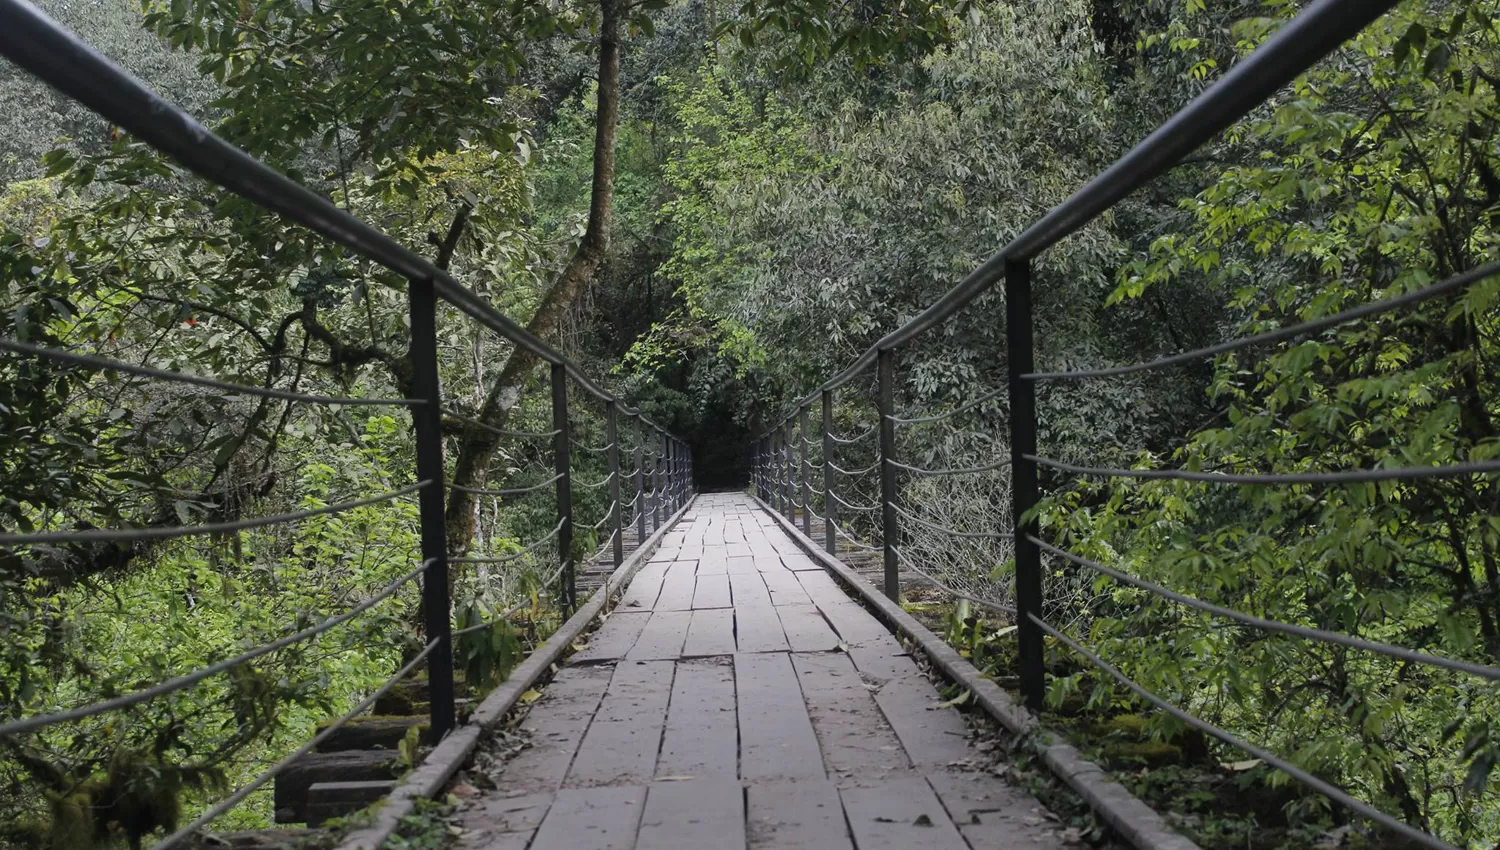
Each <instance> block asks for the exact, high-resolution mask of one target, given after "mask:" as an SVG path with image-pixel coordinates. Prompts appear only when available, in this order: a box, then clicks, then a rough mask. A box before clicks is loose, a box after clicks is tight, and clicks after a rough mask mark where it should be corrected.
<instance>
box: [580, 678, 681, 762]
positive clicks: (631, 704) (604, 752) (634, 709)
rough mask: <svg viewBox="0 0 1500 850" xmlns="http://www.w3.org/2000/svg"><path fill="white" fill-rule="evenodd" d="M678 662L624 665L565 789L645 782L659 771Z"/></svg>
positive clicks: (596, 719)
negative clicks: (658, 753)
mask: <svg viewBox="0 0 1500 850" xmlns="http://www.w3.org/2000/svg"><path fill="white" fill-rule="evenodd" d="M673 666H674V665H673V663H672V662H670V661H647V662H642V663H635V662H631V661H622V662H620V664H618V665H617V666H616V667H615V675H614V677H613V678H611V679H610V682H609V690H608V691H606V692H605V694H604V699H603V701H602V702H600V703H599V710H598V711H597V712H596V713H595V715H594V722H593V723H591V724H590V725H589V728H588V733H587V734H585V735H584V737H583V743H582V744H580V745H579V747H578V755H577V756H575V757H574V759H573V764H572V766H571V767H570V768H569V769H568V774H567V779H566V781H565V783H564V784H565V785H566V786H567V787H569V788H578V787H585V786H592V785H618V784H622V783H627V782H635V783H645V782H649V781H650V780H651V777H652V775H653V774H654V773H655V770H656V755H657V751H658V750H659V749H660V747H661V732H662V727H663V726H664V725H665V723H666V717H667V701H668V698H669V696H670V695H671V692H672V674H673Z"/></svg>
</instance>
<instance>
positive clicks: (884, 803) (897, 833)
mask: <svg viewBox="0 0 1500 850" xmlns="http://www.w3.org/2000/svg"><path fill="white" fill-rule="evenodd" d="M839 796H840V797H841V798H842V799H843V801H844V814H845V815H846V816H847V817H848V819H849V829H850V830H851V831H853V833H854V843H855V845H856V846H857V847H859V850H912V848H914V847H920V848H922V850H969V847H968V845H967V844H965V843H964V839H963V836H962V835H960V834H959V832H958V828H957V827H955V826H954V825H953V821H951V820H949V818H948V812H947V810H945V809H944V808H943V804H942V803H940V802H938V798H937V795H936V794H934V793H933V791H932V788H931V787H929V786H928V785H927V780H925V779H923V778H921V777H920V776H918V777H911V778H907V779H892V780H889V781H886V782H881V783H878V784H875V785H868V786H864V787H858V788H841V789H839Z"/></svg>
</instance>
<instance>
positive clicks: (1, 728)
mask: <svg viewBox="0 0 1500 850" xmlns="http://www.w3.org/2000/svg"><path fill="white" fill-rule="evenodd" d="M432 564H433V561H432V560H431V559H429V560H426V561H423V562H422V565H421V566H420V567H417V568H416V569H414V570H412V571H411V572H409V573H407V574H406V575H404V576H402V577H401V578H398V579H396V580H395V581H393V582H391V583H390V584H388V585H386V586H385V588H384V589H382V590H381V591H380V592H379V593H377V594H375V595H374V596H371V597H370V598H368V599H366V600H365V601H363V602H361V603H359V604H358V605H356V606H354V607H353V608H350V609H349V610H348V611H345V612H344V613H342V614H339V615H338V616H336V617H331V618H329V619H327V620H324V621H323V622H321V623H319V624H318V625H316V626H311V627H309V628H306V629H303V630H302V631H300V632H297V633H296V634H294V635H287V636H286V637H283V638H279V639H277V640H274V641H272V642H270V643H268V644H264V645H262V646H258V647H256V648H255V649H252V650H250V651H248V652H244V653H241V654H239V655H236V656H235V657H233V658H226V659H224V660H223V661H218V662H215V663H213V664H210V665H208V666H207V667H204V668H202V669H201V670H197V671H194V672H192V673H189V674H187V675H185V676H179V677H177V678H175V679H169V680H167V681H165V682H161V683H159V684H156V685H153V686H151V687H149V688H146V689H144V690H140V691H136V692H135V693H133V694H125V695H124V696H118V697H114V698H113V699H107V700H104V701H102V702H96V703H93V704H92V705H85V706H80V707H78V708H73V709H69V710H67V711H60V712H57V713H55V714H41V715H37V716H35V717H26V718H22V719H20V720H12V721H11V722H9V723H4V724H0V738H3V737H6V736H9V735H15V734H18V733H21V732H27V731H30V730H32V729H40V728H41V727H43V726H52V725H54V724H57V723H66V722H69V721H72V720H82V719H83V718H85V717H92V716H94V715H96V714H103V713H104V712H106V711H114V710H117V709H121V708H129V707H130V706H132V705H136V704H138V703H142V702H145V701H147V700H151V699H155V698H157V697H160V696H165V695H167V694H170V693H175V692H176V691H180V690H182V689H184V688H189V687H192V686H193V685H196V684H197V683H199V682H201V681H203V680H204V679H207V678H209V677H210V676H214V675H217V674H219V673H222V672H224V671H225V670H228V669H230V668H232V667H238V666H239V665H241V664H244V663H245V662H247V661H253V660H255V659H257V658H259V657H261V656H263V655H266V654H268V653H272V652H275V651H276V650H278V649H284V648H286V647H288V646H291V645H292V644H294V643H297V642H299V641H303V640H307V639H308V638H312V637H317V636H318V635H320V634H322V633H323V632H326V631H328V630H329V629H332V628H333V627H335V626H338V625H340V624H342V623H346V622H348V621H349V620H351V619H353V618H354V617H357V616H359V615H360V614H363V613H364V612H365V611H368V610H369V609H370V608H372V607H373V606H374V605H376V604H377V603H379V602H382V601H384V600H386V599H389V598H390V597H391V596H392V595H393V594H394V593H395V592H396V591H397V590H400V589H401V587H402V586H403V585H405V584H406V583H407V582H409V581H411V580H412V579H414V578H416V577H417V576H419V575H421V574H422V572H423V571H424V570H426V569H427V568H428V567H430V566H432Z"/></svg>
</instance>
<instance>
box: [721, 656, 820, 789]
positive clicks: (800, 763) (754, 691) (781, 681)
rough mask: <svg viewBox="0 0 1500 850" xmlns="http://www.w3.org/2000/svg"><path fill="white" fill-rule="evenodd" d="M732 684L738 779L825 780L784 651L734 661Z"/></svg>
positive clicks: (808, 723) (805, 706) (788, 660)
mask: <svg viewBox="0 0 1500 850" xmlns="http://www.w3.org/2000/svg"><path fill="white" fill-rule="evenodd" d="M734 686H735V697H736V703H737V706H738V709H739V710H738V717H739V724H740V776H741V777H742V778H744V779H745V780H747V781H758V780H766V779H824V778H826V776H827V775H826V774H825V773H824V771H823V764H822V760H821V759H815V758H810V757H809V756H810V755H811V754H813V753H816V752H818V738H817V735H815V734H814V733H813V728H812V720H811V719H810V718H809V717H808V716H807V705H806V703H804V702H803V699H802V689H801V687H800V686H799V685H798V684H797V674H796V672H794V671H793V670H792V662H791V659H789V658H788V657H787V655H786V653H781V652H777V653H764V654H755V655H748V654H740V655H736V656H735V657H734Z"/></svg>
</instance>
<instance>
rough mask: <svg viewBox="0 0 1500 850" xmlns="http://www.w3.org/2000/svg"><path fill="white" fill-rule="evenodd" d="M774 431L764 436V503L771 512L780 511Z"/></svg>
mask: <svg viewBox="0 0 1500 850" xmlns="http://www.w3.org/2000/svg"><path fill="white" fill-rule="evenodd" d="M778 439H779V438H778V437H777V432H776V431H774V430H773V431H771V433H769V434H767V435H766V501H767V502H769V503H770V505H771V508H772V510H775V511H777V512H778V513H779V512H780V511H781V485H780V482H779V481H777V475H776V453H777V451H778V450H779V447H780V445H779V443H778V442H777V440H778Z"/></svg>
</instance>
